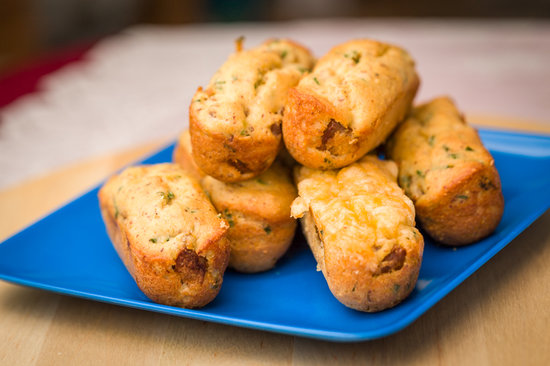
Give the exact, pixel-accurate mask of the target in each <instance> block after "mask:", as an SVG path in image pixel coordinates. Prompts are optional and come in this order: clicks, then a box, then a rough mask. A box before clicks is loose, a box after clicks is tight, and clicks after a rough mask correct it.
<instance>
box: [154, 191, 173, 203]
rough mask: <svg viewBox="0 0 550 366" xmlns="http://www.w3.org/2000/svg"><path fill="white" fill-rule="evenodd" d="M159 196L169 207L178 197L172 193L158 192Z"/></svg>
mask: <svg viewBox="0 0 550 366" xmlns="http://www.w3.org/2000/svg"><path fill="white" fill-rule="evenodd" d="M158 194H159V195H160V196H161V197H162V198H163V199H164V201H165V203H166V204H167V205H168V204H170V202H172V200H173V199H174V198H175V197H176V196H175V195H174V193H173V192H172V191H168V192H158Z"/></svg>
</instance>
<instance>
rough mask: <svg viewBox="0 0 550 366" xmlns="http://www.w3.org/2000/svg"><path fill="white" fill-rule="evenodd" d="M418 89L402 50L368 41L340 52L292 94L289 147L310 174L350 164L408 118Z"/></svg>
mask: <svg viewBox="0 0 550 366" xmlns="http://www.w3.org/2000/svg"><path fill="white" fill-rule="evenodd" d="M418 85H419V79H418V75H417V74H416V71H415V68H414V61H413V60H412V58H411V57H410V56H409V54H408V53H407V52H406V51H404V50H402V49H400V48H398V47H395V46H391V45H388V44H385V43H380V42H376V41H372V40H366V39H364V40H355V41H349V42H346V43H343V44H341V45H339V46H336V47H334V48H333V49H332V50H330V51H329V52H328V53H327V54H326V55H325V56H323V57H322V58H321V59H319V61H318V62H317V64H316V65H315V68H314V69H313V72H312V73H311V74H309V75H306V76H304V78H303V79H302V80H301V81H300V83H299V84H298V86H296V87H295V88H293V89H291V90H290V91H289V95H288V101H287V104H286V107H285V112H284V119H283V137H284V142H285V144H286V147H287V148H288V151H289V152H290V153H291V154H292V156H293V157H294V158H295V159H296V160H297V161H298V162H300V163H302V164H303V165H305V166H308V167H311V168H320V169H335V168H340V167H343V166H346V165H348V164H351V163H352V162H354V161H356V160H357V159H359V158H361V157H362V156H363V155H365V153H367V152H368V151H370V150H372V149H374V148H375V147H376V146H378V145H379V144H380V143H382V142H383V141H384V140H385V139H386V137H387V136H388V135H389V134H390V133H391V131H392V130H393V129H394V127H395V126H396V125H397V124H398V122H400V121H401V120H402V119H403V118H404V117H405V115H406V113H407V112H408V110H409V108H410V105H411V102H412V100H413V98H414V96H415V94H416V91H417V89H418Z"/></svg>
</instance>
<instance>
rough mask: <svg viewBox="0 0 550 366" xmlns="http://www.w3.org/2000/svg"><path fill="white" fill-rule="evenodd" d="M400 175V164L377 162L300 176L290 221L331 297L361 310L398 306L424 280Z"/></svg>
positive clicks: (298, 172) (303, 171)
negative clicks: (298, 220)
mask: <svg viewBox="0 0 550 366" xmlns="http://www.w3.org/2000/svg"><path fill="white" fill-rule="evenodd" d="M396 175H397V166H396V165H395V163H393V162H391V161H383V160H379V159H378V158H376V157H375V156H372V155H367V156H365V157H363V158H362V159H361V160H359V161H358V162H356V163H354V164H352V165H350V166H348V167H345V168H342V169H341V170H328V171H323V170H318V169H311V168H307V167H297V168H296V169H295V178H296V182H297V184H298V194H299V196H298V198H296V200H295V201H294V203H293V204H292V215H293V216H294V217H302V226H303V228H304V234H305V236H306V239H307V241H308V244H309V246H310V247H311V250H312V252H313V255H314V256H315V259H316V260H317V266H318V268H319V269H320V270H321V271H323V275H324V276H325V278H326V280H327V283H328V286H329V288H330V291H331V292H332V294H333V295H334V296H335V297H336V298H337V299H338V300H339V301H340V302H341V303H343V304H344V305H346V306H348V307H350V308H353V309H356V310H361V311H368V312H374V311H380V310H383V309H386V308H389V307H392V306H395V305H396V304H398V303H399V302H401V301H402V300H403V299H404V298H405V297H407V296H408V295H409V293H410V292H411V291H412V290H413V288H414V286H415V283H416V280H417V278H418V272H419V270H420V264H421V262H422V253H423V250H424V239H423V238H422V235H421V234H420V233H419V232H418V230H417V229H416V228H415V227H414V224H415V222H414V206H413V203H412V202H411V200H410V199H409V198H408V197H407V196H405V194H404V193H403V191H402V190H401V188H399V186H398V185H397V183H396Z"/></svg>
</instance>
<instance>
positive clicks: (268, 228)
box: [264, 226, 271, 234]
mask: <svg viewBox="0 0 550 366" xmlns="http://www.w3.org/2000/svg"><path fill="white" fill-rule="evenodd" d="M264 231H265V233H266V234H271V227H269V226H266V227H264Z"/></svg>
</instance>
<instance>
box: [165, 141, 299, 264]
mask: <svg viewBox="0 0 550 366" xmlns="http://www.w3.org/2000/svg"><path fill="white" fill-rule="evenodd" d="M174 162H175V163H178V164H179V165H181V166H182V167H183V168H184V169H186V170H188V171H189V172H190V174H192V175H194V176H196V177H199V179H200V183H201V185H202V187H203V189H204V190H205V191H206V192H207V193H208V196H209V197H210V199H211V201H212V203H213V205H214V207H215V208H216V209H217V210H218V212H219V213H221V215H222V216H223V217H224V218H225V219H226V220H227V222H228V223H229V230H228V233H227V238H228V239H229V242H230V245H231V256H230V260H229V266H230V267H232V268H233V269H235V270H237V271H240V272H248V273H252V272H261V271H265V270H268V269H270V268H272V267H273V266H274V265H275V263H276V262H277V260H278V259H279V258H280V257H281V256H282V255H283V254H284V253H285V252H286V251H287V249H288V247H289V246H290V243H291V242H292V239H293V237H294V232H295V231H296V220H295V219H294V218H292V217H291V216H290V205H291V204H292V201H293V200H294V198H296V196H297V192H296V188H295V186H294V184H293V182H292V178H291V174H290V170H289V168H287V167H286V166H285V165H284V164H282V163H281V162H280V161H279V160H276V161H275V162H274V163H273V165H272V166H271V167H270V168H269V169H268V170H266V171H265V172H263V173H262V174H260V175H259V176H257V177H255V178H252V179H248V180H245V181H242V182H235V183H224V182H222V181H219V180H217V179H215V178H213V177H211V176H208V175H206V174H204V173H203V172H202V171H200V168H199V167H198V166H197V165H196V164H195V162H194V160H193V155H192V152H191V143H190V136H189V132H188V131H185V132H183V133H182V134H181V135H180V138H179V141H178V145H177V147H176V149H175V150H174Z"/></svg>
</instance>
